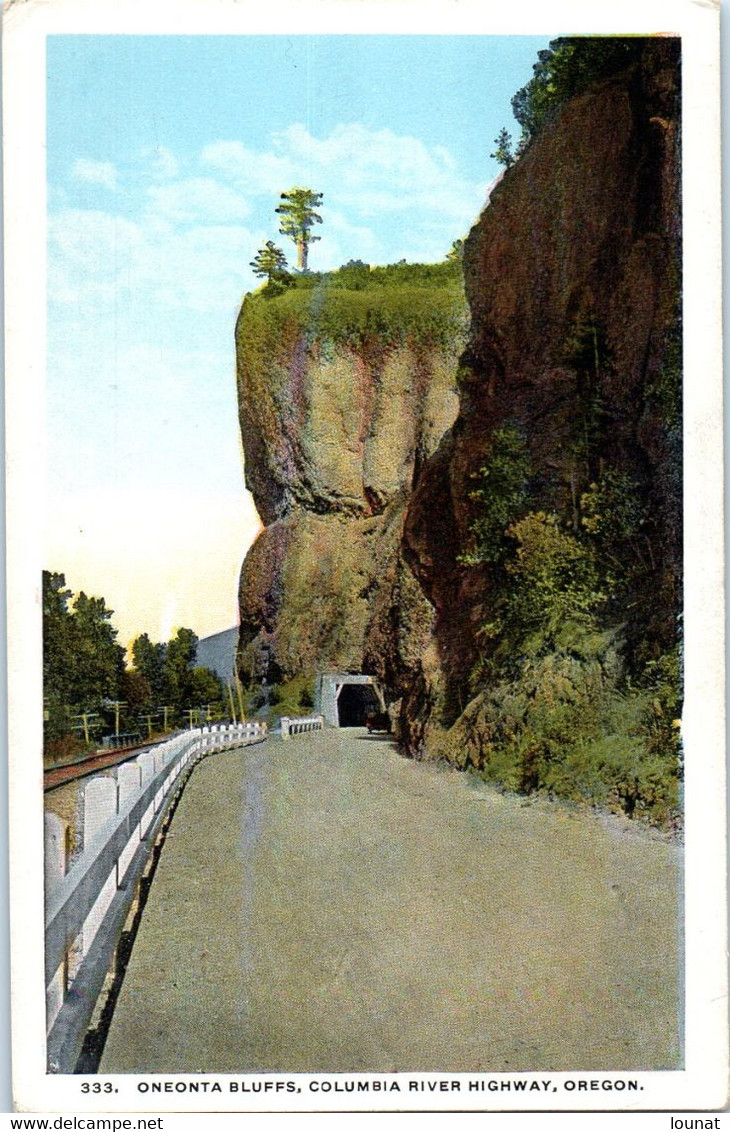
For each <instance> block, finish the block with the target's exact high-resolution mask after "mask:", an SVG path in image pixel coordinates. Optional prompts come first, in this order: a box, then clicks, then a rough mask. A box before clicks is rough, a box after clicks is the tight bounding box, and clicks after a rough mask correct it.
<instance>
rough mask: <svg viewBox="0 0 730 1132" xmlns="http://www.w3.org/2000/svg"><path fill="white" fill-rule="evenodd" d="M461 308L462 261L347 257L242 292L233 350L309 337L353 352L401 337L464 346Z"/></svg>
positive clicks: (392, 342) (464, 314) (395, 342)
mask: <svg viewBox="0 0 730 1132" xmlns="http://www.w3.org/2000/svg"><path fill="white" fill-rule="evenodd" d="M466 320H467V306H466V300H465V298H464V291H463V285H462V275H461V264H460V263H458V262H450V261H449V262H444V263H437V264H406V263H402V264H401V263H396V264H389V265H387V266H384V267H369V266H368V264H361V263H353V264H348V265H346V266H345V267H342V268H340V269H339V270H338V271H331V272H316V273H315V272H313V273H308V274H307V275H297V276H294V277H292V278H291V279H290V280H288V281H287V282H286V283H283V284H282V283H269V284H266V285H265V286H263V287H261V288H260V289H259V290H258V291H255V292H254V293H253V294H249V295H246V297H245V299H244V302H243V307H242V309H241V314H240V316H239V320H238V325H237V328H236V338H237V341H238V344H239V348H242V349H243V350H244V351H245V350H246V348H247V347H248V348H249V349H250V348H251V347H253V348H254V349H255V343H256V342H257V341H258V342H259V343H261V340H262V339H266V340H267V341H268V342H269V343H270V342H271V341H272V339H273V340H275V341H277V342H279V343H282V342H283V341H289V342H291V341H292V337H296V338H298V339H299V340H301V335H302V334H303V335H304V336H305V338H306V340H307V342H308V343H311V342H314V341H315V340H318V341H321V342H330V343H332V344H333V345H347V346H349V347H350V348H352V349H354V350H357V349H360V348H362V347H372V346H373V345H375V344H376V343H377V344H378V345H379V346H380V347H381V348H388V347H391V346H397V345H400V344H401V343H403V342H405V341H411V342H413V343H414V344H417V345H422V346H431V347H441V348H444V347H448V346H449V345H451V344H454V345H456V344H457V343H458V344H459V347H461V346H463V335H464V329H465V326H466Z"/></svg>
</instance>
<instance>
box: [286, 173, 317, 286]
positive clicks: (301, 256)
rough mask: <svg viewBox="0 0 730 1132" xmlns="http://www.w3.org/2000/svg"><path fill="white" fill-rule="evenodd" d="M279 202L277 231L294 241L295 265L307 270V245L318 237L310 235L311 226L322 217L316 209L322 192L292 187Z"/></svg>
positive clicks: (301, 269)
mask: <svg viewBox="0 0 730 1132" xmlns="http://www.w3.org/2000/svg"><path fill="white" fill-rule="evenodd" d="M281 202H282V203H281V204H280V205H279V207H278V208H277V209H276V211H277V212H278V214H279V215H280V216H281V224H280V227H279V231H280V232H281V234H282V235H283V236H289V238H290V239H291V240H293V241H294V244H295V246H296V249H297V267H298V268H299V270H300V271H307V270H308V267H307V256H308V253H309V245H310V244H313V243H314V242H315V240H319V238H320V237H319V236H313V235H312V228H313V227H314V225H315V224H321V223H322V217H321V216H320V215H319V213H318V212H317V211H316V209H318V208H319V207H320V205H321V204H322V193H315V192H313V191H312V189H302V188H293V189H289V192H287V193H282V194H281Z"/></svg>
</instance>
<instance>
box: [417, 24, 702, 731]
mask: <svg viewBox="0 0 730 1132" xmlns="http://www.w3.org/2000/svg"><path fill="white" fill-rule="evenodd" d="M677 104H678V48H677V45H676V42H675V41H671V40H655V41H653V42H652V43H651V44H650V45H649V47H648V48H647V49H646V50H645V51H644V53H643V56H642V59H641V61H640V62H639V63H638V64H635V65H634V66H633V67H631V68H630V69H629V70H628V71H627V72H626V73H624V74H623V75H621V76H617V77H615V78H613V79H605V80H603V81H602V82H600V83H598V84H596V85H594V86H593V87H592V88H590V89H589V90H587V91H586V92H585V93H584V94H582V95H580V96H578V97H576V98H574V99H573V100H572V101H570V102H568V103H567V104H566V105H565V106H564V107H563V108H562V110H561V112H560V113H559V115H558V117H557V119H556V120H555V121H554V122H553V123H552V124H551V125H550V126H548V127H546V128H545V130H544V132H543V133H542V134H541V136H540V137H539V138H538V139H536V141H535V142H534V143H533V144H532V146H531V147H530V149H529V150H528V152H527V153H526V154H525V156H524V157H523V158H522V159H521V160H520V161H519V162H518V163H517V164H516V165H515V166H514V167H513V168H511V169H509V170H508V172H507V174H506V175H505V177H504V179H503V181H502V183H501V185H500V186H499V188H498V190H497V191H496V192H495V193H494V195H493V197H492V200H491V203H490V205H489V207H488V208H487V209H486V210H485V212H484V213H483V215H482V217H481V218H480V220H479V221H478V223H477V224H476V226H475V227H474V229H473V230H472V232H471V234H470V236H469V238H468V240H467V245H466V253H465V287H466V294H467V300H468V303H469V307H470V310H471V318H472V325H471V337H470V342H469V345H468V348H467V351H466V352H465V355H464V357H463V359H462V365H461V367H460V390H459V391H460V409H459V414H458V418H457V420H456V422H455V424H454V427H453V429H452V430H451V431H450V433H449V435H448V437H447V438H446V439H445V441H444V443H443V444H442V445H441V448H440V449H439V451H438V453H437V454H436V456H435V457H434V458H433V459H432V460H431V461H429V463H428V464H427V465H426V466H425V468H424V469H423V472H422V474H421V476H420V479H419V482H418V485H417V488H416V490H415V493H414V495H413V496H412V498H411V501H410V503H409V506H408V513H407V519H406V524H405V553H406V558H407V561H408V562H409V563H410V565H411V567H412V568H413V570H414V572H415V574H416V576H417V578H418V580H419V582H420V583H421V585H422V587H423V589H424V592H425V593H426V594H427V596H428V598H429V600H430V601H431V602H432V604H433V606H434V608H435V612H436V619H435V630H434V633H435V636H434V639H435V643H436V650H435V651H436V653H437V657H438V659H437V660H436V661H435V663H434V664H433V666H432V667H431V668H430V670H429V671H428V673H427V674H426V677H427V678H426V679H425V681H424V682H422V683H421V685H420V686H419V687H415V688H414V689H413V691H412V693H411V695H410V697H409V699H408V702H407V703H406V704H405V709H404V718H405V724H406V732H407V735H408V740H409V745H410V748H411V750H412V751H414V752H415V751H417V750H419V748H420V745H421V743H422V740H423V733H424V727H426V726H427V725H428V723H429V721H433V719H434V718H436V717H435V716H434V713H433V710H432V709H433V705H434V703H435V702H436V701H438V711H437V712H436V716H438V717H439V722H441V723H442V725H445V726H449V725H450V724H451V723H452V722H453V720H454V719H455V718H456V716H457V715H458V714H459V712H460V711H461V710H463V708H464V707H465V706H466V704H467V702H468V700H469V698H470V692H469V674H470V673H471V671H472V669H473V667H474V663H475V660H476V658H477V656H478V654H479V647H480V646H479V641H478V633H479V629H480V626H482V625H483V624H484V622H485V621H487V620H489V615H490V612H491V604H492V599H493V572H492V571H490V569H489V567H488V566H484V565H476V566H471V567H469V566H466V565H463V564H462V563H460V561H459V558H460V556H463V555H464V554H465V553H466V554H468V552H469V549H470V546H471V544H472V541H473V529H474V504H473V500H472V498H471V495H472V493H473V490H474V480H473V476H474V474H475V473H477V472H478V470H479V468H480V466H482V465H483V464H484V462H485V459H486V458H487V454H488V452H489V448H490V438H492V436H493V435H494V433H495V430H497V429H499V428H501V427H504V426H505V424H506V423H507V424H509V425H510V426H514V427H515V428H516V429H518V430H519V434H520V435H521V436H522V437H524V441H525V445H526V450H527V456H528V457H529V461H530V466H531V480H530V504H531V507H532V509H533V510H538V509H541V510H543V511H545V512H550V513H557V514H561V515H567V516H570V515H571V513H572V514H573V516H574V521H575V526H576V529H577V528H578V526H579V524H580V521H581V520H580V516H579V515H578V507H579V503H580V498H581V493H583V492H585V491H587V490H589V488H590V485H591V484H592V483H593V484H595V482H596V481H600V477H601V476H602V475H605V473H606V472H607V471H610V472H611V474H613V476H614V482H616V477H617V476H619V475H620V476H623V481H622V482H625V483H631V484H633V485H636V486H635V490H636V497H637V500H638V503H637V507H638V506H639V505H640V507H641V511H642V514H643V516H644V518H643V519H642V526H641V530H640V531H639V532H638V533H637V535H636V539H637V543H638V542H640V544H641V545H640V547H639V548H638V550H637V553H639V551H640V552H641V554H643V556H644V559H645V560H646V563H647V565H646V569H645V570H644V571H643V572H642V574H641V577H640V578H639V577H638V571H637V572H636V573H637V578H636V579H635V580H634V581H633V582H632V587H633V588H632V592H631V594H630V599H631V600H630V602H629V603H628V604H629V605H630V606H631V610H630V613H629V615H628V617H627V616H626V614H627V610H626V609H625V610H624V611H623V619H624V620H625V621H626V622H627V628H626V635H627V638H628V646H629V649H633V650H634V652H637V651H638V652H640V651H641V649H642V648H643V649H644V651H645V656H650V655H651V650H652V649H653V650H655V651H656V652H658V651H659V650H661V648H662V647H667V646H669V645H671V643H672V639H673V634H674V623H675V616H676V612H677V600H678V597H677V591H678V577H679V569H680V537H681V516H680V514H679V512H678V499H679V490H678V483H679V477H680V476H681V468H680V466H679V461H680V459H681V456H680V444H679V433H680V425H679V421H678V413H679V408H678V406H679V404H680V399H679V389H678V381H679V378H678V371H679V350H678V345H677V343H678V332H677V326H678V321H679V308H678V303H679V285H680V279H679V251H678V241H679V201H678V195H677V194H678V173H677V170H678V164H677V163H678V120H677V113H678V111H677ZM581 354H582V355H584V356H583V358H582V360H581V357H580V356H581ZM585 355H587V356H588V358H587V360H586V357H585ZM617 619H618V614H617Z"/></svg>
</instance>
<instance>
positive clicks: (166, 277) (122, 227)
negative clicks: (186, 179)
mask: <svg viewBox="0 0 730 1132" xmlns="http://www.w3.org/2000/svg"><path fill="white" fill-rule="evenodd" d="M167 203H168V204H169V201H168V202H167ZM48 235H49V240H48V246H49V256H48V294H49V299H50V300H51V301H52V302H56V303H61V304H64V305H68V306H73V307H74V308H75V309H76V311H77V313H79V314H83V313H84V312H87V313H89V314H93V316H94V318H95V320H96V321H97V322H98V321H99V320H100V319H101V318H102V317H103V316H104V314H105V312H106V313H107V314H108V315H111V314H112V313H113V314H114V317H115V319H117V320H119V321H123V319H124V317H125V309H127V308H128V307H129V306H130V304H131V305H133V306H134V305H136V306H139V305H140V304H143V306H144V307H146V308H148V313H147V315H145V314H144V312H142V314H141V315H140V317H149V315H150V314H152V315H153V314H154V312H150V311H149V307H150V305H152V306H153V307H154V306H155V305H157V306H162V307H163V308H166V309H171V308H172V309H180V308H186V309H188V310H190V311H195V312H204V311H211V310H217V309H221V308H223V309H224V310H225V309H228V308H231V309H235V306H236V304H237V303H238V302H239V301H240V297H241V294H242V291H243V288H244V287H245V286H247V285H250V279H251V276H250V272H249V268H248V265H249V261H250V259H251V257H252V254H253V251H254V250H255V248H256V247H257V241H258V240H259V239H260V235H259V233H255V232H252V231H251V230H249V229H248V228H246V227H243V226H240V225H237V224H234V223H223V224H197V225H196V224H191V225H190V226H189V227H184V228H181V227H179V226H176V225H175V224H174V223H172V222H171V220H170V219H168V218H165V217H164V216H162V215H161V214H160V213H157V212H155V211H154V210H151V211H149V212H148V213H143V214H142V215H141V216H140V218H139V220H128V219H127V218H125V217H120V216H114V215H112V214H110V213H104V212H99V211H92V210H82V209H63V210H61V211H60V212H57V213H56V214H55V215H53V216H52V217H50V218H49V233H48Z"/></svg>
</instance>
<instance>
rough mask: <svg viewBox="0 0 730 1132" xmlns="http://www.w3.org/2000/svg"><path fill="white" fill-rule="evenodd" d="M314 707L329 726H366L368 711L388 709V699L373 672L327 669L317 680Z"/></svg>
mask: <svg viewBox="0 0 730 1132" xmlns="http://www.w3.org/2000/svg"><path fill="white" fill-rule="evenodd" d="M315 707H316V710H317V711H319V712H321V713H322V715H323V716H324V721H325V723H327V724H329V726H330V727H364V726H365V718H366V716H367V715H368V713H369V712H373V711H374V712H382V711H385V700H384V698H383V693H382V691H381V690H380V688H379V686H378V684H377V681H376V679H375V677H374V676H365V675H363V674H362V673H359V672H324V673H322V675H321V676H319V677H318V680H317V691H316V696H315Z"/></svg>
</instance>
